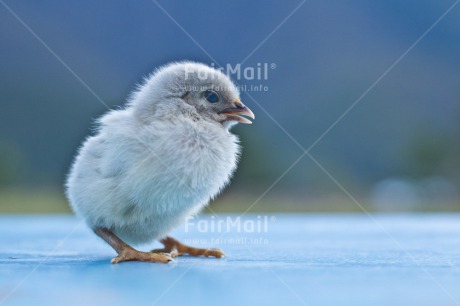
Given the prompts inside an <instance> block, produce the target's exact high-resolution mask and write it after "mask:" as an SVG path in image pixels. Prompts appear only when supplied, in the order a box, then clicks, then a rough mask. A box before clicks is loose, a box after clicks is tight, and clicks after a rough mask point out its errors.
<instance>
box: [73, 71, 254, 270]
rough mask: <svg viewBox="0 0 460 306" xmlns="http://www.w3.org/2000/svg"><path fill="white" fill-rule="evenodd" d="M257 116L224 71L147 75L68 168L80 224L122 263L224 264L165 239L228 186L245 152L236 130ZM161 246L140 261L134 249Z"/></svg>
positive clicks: (205, 251)
mask: <svg viewBox="0 0 460 306" xmlns="http://www.w3.org/2000/svg"><path fill="white" fill-rule="evenodd" d="M243 116H248V117H251V118H253V119H254V114H253V113H252V112H251V110H249V108H247V107H246V106H244V105H243V104H242V103H241V102H240V99H239V91H238V89H237V88H236V87H235V85H234V84H233V83H232V82H231V80H230V79H229V78H228V77H227V76H226V75H224V74H223V73H222V72H220V71H218V70H216V69H214V68H211V67H209V66H206V65H204V64H200V63H194V62H179V63H172V64H169V65H167V66H164V67H162V68H160V69H158V70H157V71H156V72H154V73H153V74H152V75H151V76H149V77H148V78H147V79H146V80H145V81H144V83H143V85H141V86H139V87H138V89H137V90H136V91H135V92H134V93H133V94H132V95H131V97H130V99H129V100H128V103H127V104H126V106H125V107H124V108H123V109H120V110H112V111H109V112H108V113H107V114H105V115H104V116H102V118H100V119H99V120H98V123H99V128H98V130H97V132H96V134H95V135H94V136H91V137H89V138H87V139H86V141H85V142H84V143H83V146H82V147H81V148H80V150H79V152H78V154H77V156H76V158H75V161H74V163H73V165H72V167H71V170H70V173H69V176H68V179H67V183H66V194H67V197H68V199H69V202H70V203H71V206H72V208H73V209H74V211H75V212H76V213H77V215H79V216H81V217H83V218H84V219H85V220H86V222H87V224H88V225H89V226H90V227H91V228H92V229H93V230H94V232H95V233H96V234H97V235H98V236H100V237H101V238H102V239H104V240H105V241H106V242H107V243H108V244H110V245H111V246H112V247H113V248H114V249H115V251H116V252H117V253H118V256H117V257H115V258H114V259H113V260H112V263H118V262H122V261H133V260H134V261H152V262H168V261H170V260H171V258H172V257H174V256H178V255H182V254H189V255H193V256H200V255H203V256H214V257H221V256H222V255H223V253H222V252H221V251H220V250H216V249H199V248H193V247H189V246H186V245H184V244H182V243H180V242H178V241H177V240H175V239H173V238H171V237H168V236H167V234H168V233H169V232H170V231H171V230H172V229H173V228H174V227H176V226H178V225H179V224H181V223H182V222H183V221H184V220H185V218H186V217H188V216H190V215H193V214H195V213H197V212H198V211H199V210H200V209H202V208H203V207H204V206H205V205H207V203H208V202H209V200H210V199H212V198H213V197H215V196H216V195H217V194H218V193H219V192H220V191H221V190H222V189H223V188H224V187H225V185H226V184H227V183H228V182H229V179H230V178H231V176H232V173H233V172H234V170H235V168H236V164H237V161H238V155H239V151H240V147H239V145H238V138H237V137H236V136H235V135H234V134H232V133H230V131H229V129H230V127H231V126H232V125H234V124H236V123H238V122H241V123H251V121H249V120H248V119H246V118H245V117H243ZM156 239H161V240H160V241H161V242H162V243H163V245H164V248H163V249H161V250H153V251H151V252H142V251H138V250H136V249H134V248H133V247H131V246H130V245H131V244H142V243H148V242H151V241H153V240H156Z"/></svg>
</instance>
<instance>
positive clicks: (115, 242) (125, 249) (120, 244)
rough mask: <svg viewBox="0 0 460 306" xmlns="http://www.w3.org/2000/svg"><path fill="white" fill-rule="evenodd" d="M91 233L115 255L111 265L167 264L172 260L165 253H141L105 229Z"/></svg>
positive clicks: (97, 229)
mask: <svg viewBox="0 0 460 306" xmlns="http://www.w3.org/2000/svg"><path fill="white" fill-rule="evenodd" d="M93 231H94V232H95V233H96V235H98V236H99V237H101V238H102V239H104V240H105V241H106V242H107V243H108V244H109V245H110V246H111V247H112V248H113V249H114V250H115V251H116V252H117V253H118V256H117V257H115V258H114V259H112V263H113V264H116V263H119V262H123V261H150V262H162V263H168V262H170V261H171V260H172V256H171V255H169V254H165V253H160V252H157V253H151V252H141V251H138V250H136V249H135V248H133V247H131V246H129V245H127V244H126V243H125V242H124V241H123V240H121V239H120V238H118V237H117V235H115V234H114V233H113V232H112V231H111V230H109V229H107V228H95V229H93Z"/></svg>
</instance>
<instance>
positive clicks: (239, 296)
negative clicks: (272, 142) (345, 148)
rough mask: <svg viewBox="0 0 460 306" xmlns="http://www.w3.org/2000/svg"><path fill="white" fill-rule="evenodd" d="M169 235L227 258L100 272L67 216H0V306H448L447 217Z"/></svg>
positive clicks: (314, 218)
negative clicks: (217, 250) (214, 249)
mask: <svg viewBox="0 0 460 306" xmlns="http://www.w3.org/2000/svg"><path fill="white" fill-rule="evenodd" d="M173 235H174V236H175V237H176V238H179V239H181V240H182V241H187V242H190V243H194V244H195V245H200V246H217V247H220V248H221V249H223V250H224V251H225V252H226V255H227V257H226V258H224V259H211V258H191V257H180V258H177V259H176V260H175V262H174V263H170V264H158V263H139V262H128V263H121V264H118V265H112V264H110V259H111V258H112V257H113V256H114V255H115V254H114V251H113V250H111V249H110V248H109V247H108V246H106V245H105V244H104V243H103V242H102V241H100V240H99V239H98V238H97V237H95V236H94V235H93V234H92V233H91V231H90V230H89V229H88V228H87V227H86V225H85V224H84V223H83V222H81V221H79V220H77V219H76V218H75V217H72V216H32V215H31V216H6V215H5V216H0V237H1V238H0V239H1V240H0V305H103V304H104V305H105V304H110V305H160V304H168V305H181V304H182V305H290V304H294V305H303V304H306V305H459V303H460V215H458V214H449V215H447V214H424V215H422V214H407V215H378V214H377V215H374V216H373V217H369V216H366V215H346V214H340V215H339V214H335V215H334V214H310V215H282V214H281V215H276V216H268V217H267V218H265V216H256V215H247V216H245V217H244V218H241V219H238V218H237V216H236V215H235V216H233V215H229V216H227V215H219V216H204V217H201V218H199V219H194V220H189V221H188V222H187V225H184V226H183V227H181V228H179V229H177V230H176V231H175V232H174V233H173ZM159 246H160V245H159V244H152V245H147V246H144V247H143V248H142V249H150V248H153V247H159Z"/></svg>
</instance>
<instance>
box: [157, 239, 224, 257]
mask: <svg viewBox="0 0 460 306" xmlns="http://www.w3.org/2000/svg"><path fill="white" fill-rule="evenodd" d="M160 242H161V243H162V244H163V245H164V248H162V249H155V250H152V251H151V253H153V254H162V253H169V254H170V255H171V257H176V256H182V255H190V256H205V257H209V256H213V257H216V258H221V257H223V256H224V255H225V254H224V253H223V252H222V251H221V250H219V249H202V248H195V247H191V246H188V245H185V244H183V243H181V242H179V241H177V240H176V239H174V238H172V237H169V236H168V237H166V238H163V239H161V240H160Z"/></svg>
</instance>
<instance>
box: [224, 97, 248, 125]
mask: <svg viewBox="0 0 460 306" xmlns="http://www.w3.org/2000/svg"><path fill="white" fill-rule="evenodd" d="M233 104H234V105H235V107H229V108H226V109H224V110H223V111H221V112H220V114H223V115H227V120H226V121H237V122H240V123H244V124H252V121H251V120H249V119H247V118H245V117H243V116H246V117H249V118H252V119H256V116H255V115H254V113H253V112H252V111H251V110H250V109H249V108H248V107H247V106H245V105H244V104H243V103H241V101H240V100H239V99H237V100H236V101H235V102H234V103H233Z"/></svg>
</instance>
